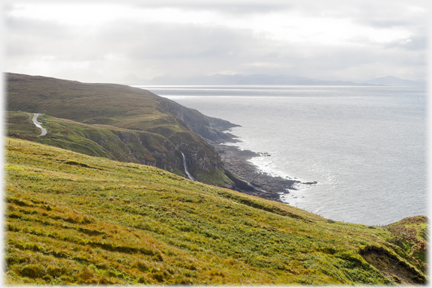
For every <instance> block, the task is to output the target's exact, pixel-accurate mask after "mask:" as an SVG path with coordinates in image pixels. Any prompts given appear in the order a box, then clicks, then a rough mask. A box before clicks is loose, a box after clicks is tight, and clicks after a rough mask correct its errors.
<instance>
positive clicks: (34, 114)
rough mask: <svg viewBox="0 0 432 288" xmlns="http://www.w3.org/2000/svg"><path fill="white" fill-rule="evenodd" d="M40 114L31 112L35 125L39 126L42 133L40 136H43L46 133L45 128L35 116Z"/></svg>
mask: <svg viewBox="0 0 432 288" xmlns="http://www.w3.org/2000/svg"><path fill="white" fill-rule="evenodd" d="M40 115H42V113H33V123H34V124H35V125H36V127H38V128H40V129H41V130H42V134H41V135H39V136H38V137H40V136H45V135H46V134H47V130H46V129H45V128H43V127H42V123H40V122H38V121H37V118H38V117H39V116H40Z"/></svg>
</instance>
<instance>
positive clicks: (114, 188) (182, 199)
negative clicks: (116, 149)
mask: <svg viewBox="0 0 432 288" xmlns="http://www.w3.org/2000/svg"><path fill="white" fill-rule="evenodd" d="M6 148H7V149H6V152H7V153H6V171H7V173H6V189H7V193H6V202H7V209H6V214H7V216H6V252H5V256H6V263H7V265H6V268H7V269H6V272H5V273H6V277H5V278H6V282H7V283H8V284H24V283H32V284H34V283H38V284H57V285H60V284H72V283H73V284H139V283H145V284H247V285H255V284H317V285H323V284H344V285H347V284H391V283H402V284H413V283H424V282H425V280H426V276H425V274H424V271H425V264H424V262H423V261H422V260H421V259H418V257H417V258H415V257H414V256H416V255H415V253H413V251H408V250H407V249H404V246H403V245H400V246H398V245H397V241H399V240H400V241H402V242H404V241H407V239H405V238H401V239H398V238H397V237H399V236H401V235H402V234H401V235H399V234H397V233H396V234H395V233H394V232H392V231H391V229H388V228H385V227H372V226H365V225H358V224H349V223H341V222H335V221H332V220H328V219H324V218H322V217H319V216H318V215H314V214H311V213H308V212H306V211H303V210H300V209H297V208H294V207H291V206H288V205H284V204H281V203H276V202H272V201H267V200H263V199H259V198H256V197H253V196H248V195H244V194H241V193H238V192H235V191H231V190H227V189H223V188H218V187H214V186H208V185H205V184H201V183H198V182H193V181H189V180H186V179H185V178H182V177H179V176H177V175H175V174H171V173H169V172H166V171H164V170H160V169H157V168H155V167H150V166H144V165H140V164H133V163H123V162H116V161H112V160H109V159H105V158H98V157H90V156H86V155H83V154H79V153H75V152H71V151H68V150H63V149H60V148H56V147H52V146H47V145H42V144H38V143H34V142H29V141H25V140H20V139H13V138H7V139H6ZM424 220H425V219H423V218H413V220H412V221H408V222H410V223H405V224H404V223H398V224H395V225H402V226H403V225H414V226H415V227H416V229H415V231H416V233H417V232H418V233H419V237H420V238H421V237H423V236H424V235H425V232H424V231H425V229H426V224H425V221H424ZM411 222H413V223H411ZM404 227H405V226H404ZM407 229H408V228H407ZM422 235H423V236H422ZM396 236H397V237H396ZM420 238H419V239H418V240H421V239H420Z"/></svg>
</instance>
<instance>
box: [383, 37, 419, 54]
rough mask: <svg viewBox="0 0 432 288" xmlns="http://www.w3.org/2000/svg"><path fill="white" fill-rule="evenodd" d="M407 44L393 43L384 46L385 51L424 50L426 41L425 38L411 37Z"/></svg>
mask: <svg viewBox="0 0 432 288" xmlns="http://www.w3.org/2000/svg"><path fill="white" fill-rule="evenodd" d="M407 40H408V42H401V41H394V42H391V43H387V44H385V45H384V47H385V48H387V49H394V48H398V49H403V50H412V51H416V50H426V49H427V43H428V40H427V38H426V37H425V36H418V37H411V38H410V39H407Z"/></svg>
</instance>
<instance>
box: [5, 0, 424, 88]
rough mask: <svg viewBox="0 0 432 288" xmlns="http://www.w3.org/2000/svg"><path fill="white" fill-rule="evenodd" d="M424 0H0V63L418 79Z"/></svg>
mask: <svg viewBox="0 0 432 288" xmlns="http://www.w3.org/2000/svg"><path fill="white" fill-rule="evenodd" d="M429 10H430V5H429V4H428V1H426V0H424V1H421V0H405V1H403V0H400V1H398V0H394V1H386V0H380V1H376V0H374V1H370V0H350V1H346V0H319V1H316V0H315V1H311V0H301V1H292V0H284V1H282V0H265V1H264V0H259V1H258V0H255V1H254V0H247V1H246V0H231V1H225V0H206V1H203V0H201V1H187V0H185V1H182V0H177V1H175V0H158V1H154V0H151V1H139V0H135V1H134V0H122V1H108V0H104V1H96V0H93V1H92V0H88V1H80V0H75V1H66V0H56V1H42V0H31V1H24V0H13V1H11V0H9V1H4V9H3V18H4V31H5V32H6V41H5V42H6V45H5V46H6V47H5V56H4V58H5V59H4V65H3V66H4V71H5V72H13V73H22V74H29V75H43V76H50V77H55V78H61V79H69V80H77V81H81V82H105V83H107V82H110V83H128V84H140V83H139V82H140V81H141V82H145V81H147V80H151V79H153V78H155V77H160V76H171V77H189V76H202V75H214V74H242V75H251V74H267V75H280V74H283V75H291V76H301V77H310V78H315V79H323V80H351V81H367V80H370V79H374V78H377V77H384V76H388V75H392V76H396V77H399V78H402V79H408V80H414V81H424V80H426V74H427V55H428V53H427V52H428V51H427V50H428V49H427V42H428V29H427V28H428V17H429Z"/></svg>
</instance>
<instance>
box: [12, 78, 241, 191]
mask: <svg viewBox="0 0 432 288" xmlns="http://www.w3.org/2000/svg"><path fill="white" fill-rule="evenodd" d="M6 80H7V83H6V84H7V85H6V86H7V110H8V111H9V114H8V119H7V120H8V128H7V131H8V135H9V136H14V137H20V138H25V139H29V140H32V141H37V142H40V143H45V144H49V145H54V146H57V147H62V148H66V149H70V150H72V151H77V152H80V153H84V154H87V155H91V156H101V157H107V158H109V159H113V160H119V161H126V162H135V163H142V164H146V165H152V166H155V167H159V168H162V169H165V170H167V171H171V172H173V173H176V174H178V175H183V176H185V173H184V172H185V171H184V166H183V159H182V156H181V153H180V152H183V153H184V154H185V156H186V159H187V164H188V167H189V170H190V171H189V172H190V173H191V174H192V175H193V177H194V178H195V179H197V180H198V181H200V182H203V183H208V184H213V185H218V186H221V187H227V188H232V189H236V188H238V187H236V185H235V182H234V181H233V180H232V176H231V173H230V174H229V175H230V178H231V179H230V178H229V177H227V175H226V174H227V173H228V172H227V171H226V169H225V167H224V165H223V163H222V161H221V159H220V157H219V154H218V153H217V152H216V150H215V149H214V148H213V147H212V146H211V145H210V144H209V143H208V142H207V140H205V139H208V140H211V141H215V142H218V141H219V142H220V141H225V140H228V139H231V137H232V135H229V134H228V133H225V130H227V129H229V128H231V127H234V126H235V125H234V124H232V123H230V122H228V121H225V120H222V119H216V118H212V117H207V116H205V115H203V114H201V113H200V112H198V111H196V110H193V109H188V108H186V107H183V106H181V105H179V104H177V103H175V102H173V101H171V100H169V99H165V98H162V97H159V96H157V95H155V94H153V93H151V92H149V91H146V90H143V89H138V88H133V87H129V86H124V85H116V84H87V83H80V82H76V81H67V80H60V79H55V78H49V77H41V76H28V75H21V74H13V73H8V74H6ZM23 113H24V114H23ZM26 113H27V114H26ZM30 113H44V115H43V116H41V117H40V119H41V121H43V122H44V127H46V128H47V129H48V134H47V135H46V136H44V137H37V135H38V134H37V132H36V131H37V130H34V129H32V128H31V126H32V125H33V124H32V123H31V121H30V120H29V119H28V118H29V117H31V114H30Z"/></svg>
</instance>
